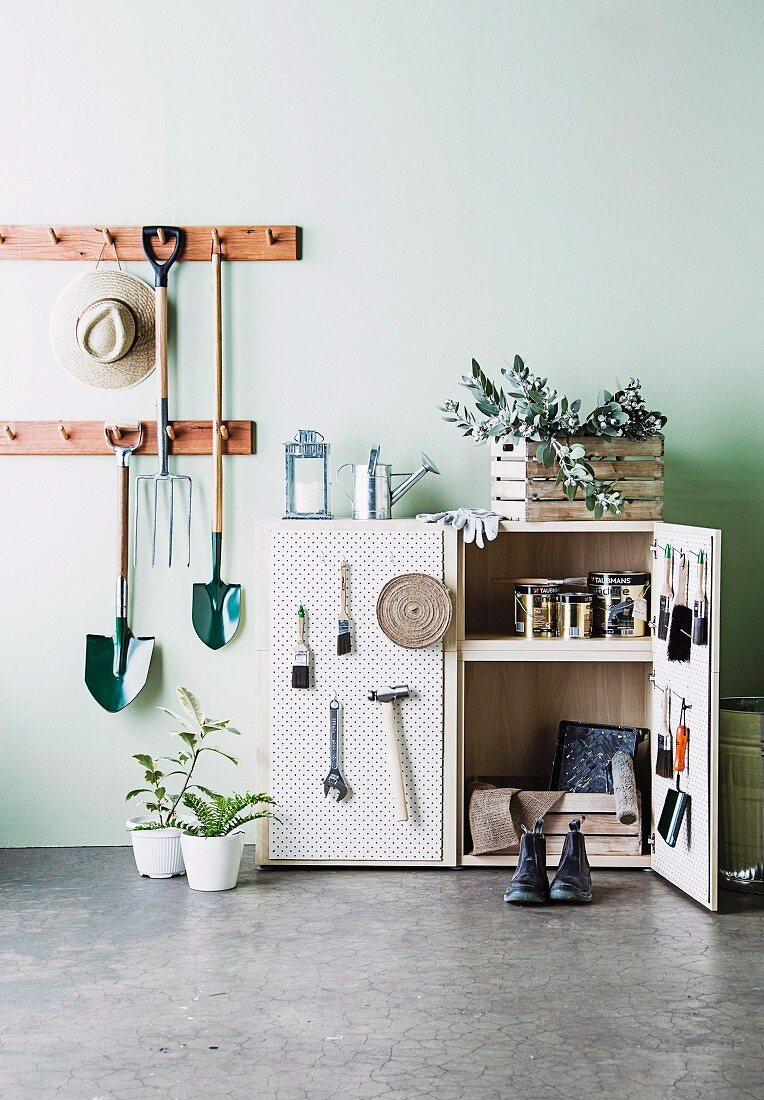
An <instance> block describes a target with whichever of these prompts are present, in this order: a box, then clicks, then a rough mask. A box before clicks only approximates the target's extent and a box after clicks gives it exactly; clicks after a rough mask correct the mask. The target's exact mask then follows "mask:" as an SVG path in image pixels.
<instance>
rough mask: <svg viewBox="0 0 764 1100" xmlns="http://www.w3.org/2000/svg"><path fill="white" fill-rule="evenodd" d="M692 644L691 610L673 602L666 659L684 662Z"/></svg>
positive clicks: (688, 655) (687, 659) (687, 658)
mask: <svg viewBox="0 0 764 1100" xmlns="http://www.w3.org/2000/svg"><path fill="white" fill-rule="evenodd" d="M691 646H692V611H690V609H689V607H684V606H683V605H682V604H675V605H674V610H673V613H672V615H671V627H670V629H669V637H668V659H669V660H670V661H679V662H680V663H682V664H686V663H687V661H689V659H690V651H691Z"/></svg>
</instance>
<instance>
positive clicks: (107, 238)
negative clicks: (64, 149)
mask: <svg viewBox="0 0 764 1100" xmlns="http://www.w3.org/2000/svg"><path fill="white" fill-rule="evenodd" d="M101 232H102V233H103V239H104V241H105V242H106V244H107V245H108V246H109V248H113V247H114V238H113V237H112V235H111V233H110V232H109V230H108V229H102V230H101ZM117 439H119V436H117Z"/></svg>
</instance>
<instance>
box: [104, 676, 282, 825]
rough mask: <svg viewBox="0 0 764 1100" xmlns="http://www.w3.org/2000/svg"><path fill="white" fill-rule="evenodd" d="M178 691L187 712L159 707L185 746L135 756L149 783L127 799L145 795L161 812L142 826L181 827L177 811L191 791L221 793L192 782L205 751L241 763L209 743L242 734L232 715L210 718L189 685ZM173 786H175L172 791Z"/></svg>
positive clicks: (152, 810)
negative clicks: (171, 751) (168, 753)
mask: <svg viewBox="0 0 764 1100" xmlns="http://www.w3.org/2000/svg"><path fill="white" fill-rule="evenodd" d="M176 693H177V696H178V701H179V703H180V705H181V708H182V710H183V712H184V713H183V714H177V713H176V712H175V711H173V710H168V709H167V707H157V710H161V711H162V712H163V713H164V714H167V715H169V716H170V718H172V720H173V722H174V723H175V725H176V726H177V727H178V728H177V729H175V730H173V731H172V732H171V734H170V736H171V737H177V738H178V739H179V740H180V741H181V742H182V744H183V748H182V749H180V750H179V751H178V752H177V753H176V754H175V755H174V756H159V757H157V758H156V759H154V757H153V756H149V755H148V754H147V753H142V752H139V753H136V754H135V755H134V756H133V760H137V762H138V763H139V764H140V765H141V767H142V768H143V776H144V780H145V782H146V783H147V784H148V786H146V787H137V788H136V789H135V790H133V791H128V793H127V794H126V795H125V801H126V802H128V801H129V800H130V799H131V798H139V797H141V796H142V799H141V800H142V801H143V802H144V804H145V806H146V809H147V810H148V811H149V812H150V813H153V814H156V815H157V816H156V820H155V821H152V822H147V823H145V824H144V825H139V826H138V828H139V829H164V828H168V827H169V826H175V827H178V826H179V824H180V823H179V822H178V821H176V820H175V814H176V813H177V810H178V807H179V806H180V805H181V803H182V801H183V799H184V798H185V796H186V794H187V793H188V792H191V791H201V792H202V794H205V795H207V796H208V797H211V798H217V797H220V796H219V795H215V794H214V792H213V791H211V790H209V788H208V787H203V786H202V785H201V783H192V782H191V777H192V776H193V774H194V771H195V769H196V766H197V764H198V763H199V760H200V758H201V756H202V753H205V752H213V753H217V755H218V756H224V757H225V758H226V760H230V761H231V763H232V764H238V763H239V761H238V760H237V759H236V757H235V756H231V755H230V753H227V752H224V751H223V750H222V749H221V748H218V746H217V745H212V744H209V742H208V740H207V739H208V738H210V737H214V736H215V735H218V734H221V733H231V734H236V735H237V736H238V735H239V732H240V731H239V730H237V729H236V728H235V727H234V726H232V725H231V723H230V720H229V719H228V718H208V717H207V716H206V714H205V713H204V710H203V708H202V706H201V704H200V702H199V700H198V699H197V698H196V696H195V695H193V694H192V693H191V692H190V691H189V690H188V689H187V688H184V687H179V688H177V689H176ZM163 762H164V763H169V764H170V770H169V771H166V770H163ZM170 787H172V788H173V791H172V792H171V790H170ZM263 797H264V798H267V797H268V796H267V795H266V796H263Z"/></svg>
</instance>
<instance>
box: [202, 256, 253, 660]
mask: <svg viewBox="0 0 764 1100" xmlns="http://www.w3.org/2000/svg"><path fill="white" fill-rule="evenodd" d="M212 282H213V290H214V301H215V419H214V420H213V421H212V470H213V476H214V485H215V501H214V509H213V513H212V580H211V581H210V582H209V584H202V583H197V584H195V585H194V594H193V604H192V608H191V618H192V620H193V623H194V630H195V631H196V633H197V634H198V635H199V637H200V638H201V640H202V641H203V642H204V644H205V645H207V646H209V647H210V649H222V647H223V646H224V645H226V644H227V643H228V642H230V640H231V638H233V636H234V634H235V633H236V630H237V628H238V626H239V614H240V611H241V585H240V584H226V582H225V581H223V580H221V579H220V564H221V558H222V555H223V440H224V438H225V437H226V436H225V434H224V433H225V428H224V426H223V423H222V420H223V309H222V290H221V271H220V239H219V238H217V239H215V234H213V251H212Z"/></svg>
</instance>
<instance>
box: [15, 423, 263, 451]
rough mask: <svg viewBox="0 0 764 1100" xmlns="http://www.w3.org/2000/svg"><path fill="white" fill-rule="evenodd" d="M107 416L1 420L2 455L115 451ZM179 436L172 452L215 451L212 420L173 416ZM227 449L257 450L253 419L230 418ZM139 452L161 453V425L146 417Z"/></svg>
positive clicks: (225, 440) (170, 444) (171, 446)
mask: <svg viewBox="0 0 764 1100" xmlns="http://www.w3.org/2000/svg"><path fill="white" fill-rule="evenodd" d="M103 427H104V422H103V420H0V455H19V456H21V455H111V454H113V451H112V449H111V447H109V446H108V444H107V442H106V439H105V437H104V432H103ZM170 427H171V428H172V430H173V432H174V435H175V438H174V439H168V440H167V446H168V450H169V452H170V454H173V455H209V454H212V421H211V420H173V421H172V422H171V423H170ZM224 427H225V428H226V429H227V433H228V434H227V437H224V438H223V441H222V442H223V453H224V454H228V455H252V454H254V453H255V424H254V421H252V420H226V421H224ZM135 453H136V454H137V455H155V454H156V453H157V426H156V421H154V420H144V421H143V442H142V443H141V446H140V448H138V449H136V451H135Z"/></svg>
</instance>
